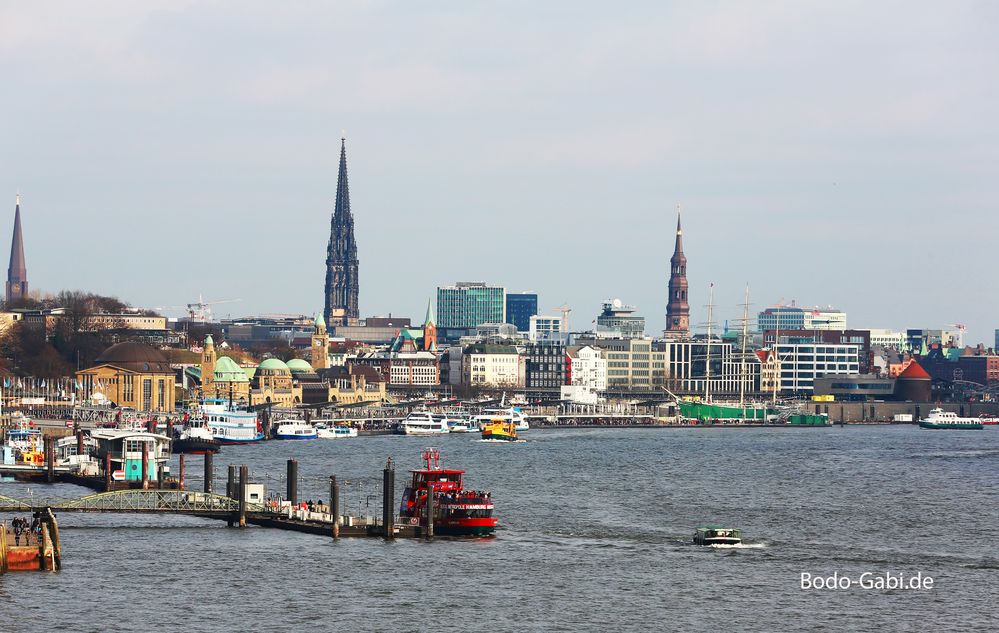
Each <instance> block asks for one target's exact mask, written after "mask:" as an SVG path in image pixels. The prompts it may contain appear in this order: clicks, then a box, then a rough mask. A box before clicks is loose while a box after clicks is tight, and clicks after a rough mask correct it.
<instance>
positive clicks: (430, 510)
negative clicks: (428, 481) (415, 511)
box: [427, 486, 437, 540]
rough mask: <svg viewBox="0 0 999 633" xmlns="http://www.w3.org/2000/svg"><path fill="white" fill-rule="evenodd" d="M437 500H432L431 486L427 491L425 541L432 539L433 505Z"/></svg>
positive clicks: (432, 490)
mask: <svg viewBox="0 0 999 633" xmlns="http://www.w3.org/2000/svg"><path fill="white" fill-rule="evenodd" d="M436 501H437V500H436V499H434V489H433V486H431V487H430V488H429V489H428V490H427V539H428V540H429V539H432V538H434V510H435V508H434V503H435V502H436Z"/></svg>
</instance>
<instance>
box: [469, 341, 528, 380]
mask: <svg viewBox="0 0 999 633" xmlns="http://www.w3.org/2000/svg"><path fill="white" fill-rule="evenodd" d="M524 370H525V367H524V362H523V359H522V358H521V356H520V354H519V353H518V352H517V348H516V347H514V346H513V345H493V344H490V343H475V344H474V345H469V346H468V347H466V348H465V350H464V351H463V352H462V355H461V381H462V384H465V385H472V386H480V387H523V386H524Z"/></svg>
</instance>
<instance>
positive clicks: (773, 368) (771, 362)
mask: <svg viewBox="0 0 999 633" xmlns="http://www.w3.org/2000/svg"><path fill="white" fill-rule="evenodd" d="M756 357H757V359H758V360H759V363H760V392H761V393H764V394H767V393H773V392H774V391H775V390H778V389H779V388H780V382H779V381H780V359H779V358H778V357H777V354H776V353H775V352H774V351H773V350H772V349H763V350H758V351H757V352H756Z"/></svg>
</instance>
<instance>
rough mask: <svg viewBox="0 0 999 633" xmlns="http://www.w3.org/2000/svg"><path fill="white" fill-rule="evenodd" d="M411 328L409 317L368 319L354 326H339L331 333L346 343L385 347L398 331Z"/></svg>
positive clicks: (390, 316)
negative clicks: (352, 342) (354, 342)
mask: <svg viewBox="0 0 999 633" xmlns="http://www.w3.org/2000/svg"><path fill="white" fill-rule="evenodd" d="M410 327H412V320H411V319H410V318H409V317H393V316H392V315H389V316H387V317H368V318H367V319H364V320H362V321H361V322H360V323H358V324H356V325H339V326H337V327H335V328H333V333H334V334H335V335H336V336H337V337H338V338H342V339H344V340H347V341H357V342H361V343H370V344H372V345H379V344H381V345H385V344H389V343H391V342H392V340H393V339H395V337H396V336H397V335H398V333H399V331H400V330H403V329H406V328H410Z"/></svg>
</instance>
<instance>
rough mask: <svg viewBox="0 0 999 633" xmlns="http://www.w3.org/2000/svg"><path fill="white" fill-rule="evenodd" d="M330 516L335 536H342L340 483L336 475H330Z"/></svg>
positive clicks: (336, 537)
mask: <svg viewBox="0 0 999 633" xmlns="http://www.w3.org/2000/svg"><path fill="white" fill-rule="evenodd" d="M330 516H331V517H332V519H333V538H335V539H338V538H340V484H338V483H337V482H336V475H330Z"/></svg>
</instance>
